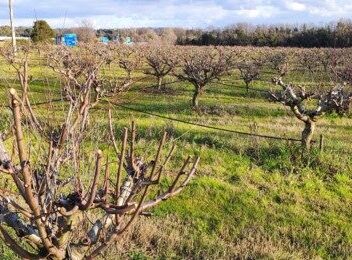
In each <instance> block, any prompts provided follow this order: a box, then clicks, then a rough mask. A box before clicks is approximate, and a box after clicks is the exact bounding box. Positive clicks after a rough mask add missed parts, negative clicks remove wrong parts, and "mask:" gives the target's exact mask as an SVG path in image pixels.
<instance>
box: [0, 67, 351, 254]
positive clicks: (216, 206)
mask: <svg viewBox="0 0 352 260" xmlns="http://www.w3.org/2000/svg"><path fill="white" fill-rule="evenodd" d="M0 71H5V72H1V73H2V74H1V81H0V93H1V95H0V101H1V103H2V104H6V103H7V101H8V95H7V89H8V86H9V84H8V83H9V82H10V83H11V85H13V86H16V84H17V83H16V82H15V81H13V80H11V79H14V75H13V74H12V71H10V70H8V69H7V68H6V67H4V65H2V66H0ZM32 73H33V75H34V76H35V77H37V78H41V77H42V76H43V75H44V74H43V71H42V69H41V68H40V67H39V66H38V67H35V68H34V69H33V70H32ZM48 75H50V77H52V75H53V74H52V73H49V74H48ZM290 77H291V79H294V80H295V81H303V82H305V81H306V79H305V78H302V77H301V78H300V77H299V76H298V75H295V74H294V75H291V76H290ZM269 78H270V75H264V77H263V78H262V80H261V81H257V82H255V83H254V84H253V87H255V88H262V89H268V88H269V87H270V84H268V83H267V82H268V79H269ZM51 79H52V78H51ZM169 80H170V81H171V80H172V79H169ZM227 80H228V81H230V82H232V84H233V85H234V86H240V87H243V86H244V84H243V82H241V81H239V80H238V79H237V78H236V75H233V76H231V77H228V78H227ZM153 84H154V82H152V81H150V80H148V81H145V82H143V83H142V84H137V86H135V87H134V88H133V89H132V90H130V91H129V92H127V93H124V94H123V95H121V96H119V97H118V101H119V102H121V103H123V104H124V105H126V106H129V107H132V108H136V109H140V110H143V111H148V112H151V113H157V114H160V115H163V116H169V117H173V118H178V119H182V120H188V121H192V122H197V123H201V124H208V125H212V126H216V127H222V128H226V129H232V130H237V131H246V132H248V131H253V125H254V124H255V126H256V132H257V133H261V134H269V135H277V136H286V137H292V138H299V135H300V131H301V128H302V124H301V123H300V122H299V121H298V120H296V119H295V118H294V117H293V116H292V115H291V113H290V112H289V110H287V109H286V108H284V107H283V106H282V105H280V104H275V103H269V102H268V101H267V100H266V99H265V98H263V97H262V96H261V95H259V94H258V93H254V92H251V93H250V94H249V96H248V95H247V94H246V93H245V90H243V89H238V88H235V87H230V86H223V85H219V84H217V83H213V84H211V85H210V86H208V89H207V91H206V93H205V94H204V95H203V96H202V97H201V99H200V104H201V109H200V111H198V112H196V111H192V110H191V109H190V98H191V94H192V90H193V88H192V86H191V85H189V84H187V83H175V84H171V85H168V86H167V88H168V89H169V91H168V93H167V94H165V93H156V92H155V91H150V88H148V87H149V86H152V85H153ZM31 90H32V98H33V100H34V102H37V101H46V100H48V93H51V95H52V97H57V96H58V94H59V90H58V86H57V84H56V85H55V84H50V85H49V86H48V85H47V84H46V83H42V82H39V81H34V83H33V84H32V85H31ZM61 106H62V104H53V106H52V107H50V106H48V105H41V106H37V107H35V110H36V112H37V113H38V114H39V115H41V118H42V119H45V118H47V117H48V118H51V117H54V118H55V117H57V118H58V119H59V118H60V115H61V114H62V113H61V110H60V109H58V108H60V107H61ZM100 107H102V108H103V107H104V105H100ZM55 109H56V110H55ZM113 116H114V127H115V129H116V133H118V134H120V133H121V130H122V128H123V127H124V126H127V125H129V123H130V122H131V120H135V121H136V123H137V125H138V130H139V132H138V140H139V141H138V147H139V150H138V151H139V152H140V153H142V154H144V156H145V157H148V156H150V155H151V154H152V151H153V149H154V150H155V147H153V148H151V146H150V145H149V146H147V144H146V142H147V141H152V143H153V144H155V145H154V146H156V143H157V139H158V138H159V137H160V134H161V132H162V131H163V130H164V129H166V130H167V131H168V132H169V133H170V134H172V139H171V140H170V142H171V141H173V142H176V143H177V145H178V153H177V154H176V159H175V160H174V161H172V163H171V166H172V167H177V166H179V162H180V161H181V158H183V157H185V156H186V155H187V154H191V155H193V154H199V155H200V156H201V164H200V167H199V169H198V172H197V176H196V178H195V179H194V180H193V181H192V182H191V184H190V185H189V187H187V188H186V189H185V190H184V192H183V193H182V194H181V195H180V196H178V197H176V198H173V199H171V200H169V201H166V202H164V203H162V204H161V205H160V206H158V207H157V208H155V209H154V210H153V213H154V217H152V218H150V219H141V220H140V221H139V223H138V225H137V226H136V227H135V229H134V230H133V232H131V234H129V235H127V239H126V240H124V241H123V242H121V244H123V245H120V246H117V247H113V248H111V249H110V250H109V251H108V252H107V254H106V255H105V257H106V258H107V259H116V256H117V255H118V256H119V258H123V259H124V258H128V259H154V258H157V259H170V258H172V259H185V258H187V259H212V258H213V259H233V258H236V257H241V258H245V257H248V258H348V257H350V256H351V255H352V222H351V219H352V157H351V152H352V144H351V142H350V141H351V134H352V122H351V121H352V120H351V118H340V117H336V116H327V117H325V118H322V119H321V120H320V121H319V122H318V127H317V132H316V134H315V137H316V139H317V137H318V136H319V134H320V133H323V134H324V136H325V138H326V148H325V152H323V153H319V152H318V151H317V148H316V147H315V148H314V149H313V151H312V153H311V154H309V155H308V154H306V155H305V156H303V157H302V156H301V155H300V152H299V144H292V143H287V142H286V141H274V140H266V139H260V138H254V137H246V136H241V135H238V134H230V133H224V132H219V131H215V130H210V129H206V128H201V127H197V126H190V125H186V124H183V123H178V122H172V121H169V120H165V119H161V118H156V117H152V116H149V115H145V114H141V113H137V112H133V111H129V110H125V109H122V108H119V107H114V110H113ZM106 119H107V116H106V114H105V113H103V112H102V111H100V110H97V111H95V112H94V113H93V115H92V120H91V122H94V131H95V132H96V133H98V132H99V133H104V132H106V131H107V120H106ZM9 120H10V116H9V111H8V110H7V109H6V108H5V107H4V108H2V109H1V122H2V123H1V128H0V130H3V129H5V128H6V127H7V126H8V125H9ZM92 136H94V134H93V135H92ZM98 141H100V140H95V139H94V138H93V137H92V138H91V140H90V141H89V142H87V144H86V149H87V150H89V149H91V150H93V149H94V148H95V147H96V146H97V143H98ZM32 142H35V139H33V140H32ZM148 144H149V143H148ZM168 145H169V144H168ZM99 148H101V149H103V150H105V151H106V152H107V151H109V150H111V148H108V144H107V143H102V144H100V145H99ZM86 178H87V179H88V178H89V176H86ZM1 248H3V246H2V247H1ZM2 250H3V249H2ZM1 252H2V254H3V258H4V259H10V258H14V256H13V255H12V254H11V253H10V251H8V250H7V249H6V250H3V251H1Z"/></svg>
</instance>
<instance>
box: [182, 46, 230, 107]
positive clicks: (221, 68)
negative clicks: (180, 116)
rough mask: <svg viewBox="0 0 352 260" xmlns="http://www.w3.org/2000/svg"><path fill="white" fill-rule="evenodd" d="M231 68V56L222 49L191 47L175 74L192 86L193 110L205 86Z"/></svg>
mask: <svg viewBox="0 0 352 260" xmlns="http://www.w3.org/2000/svg"><path fill="white" fill-rule="evenodd" d="M232 66H233V57H232V54H231V53H230V52H229V51H228V50H226V49H224V48H212V47H200V48H196V47H193V48H192V49H191V50H190V52H189V53H187V54H186V55H185V57H184V58H183V63H182V71H181V73H178V74H177V77H178V78H180V79H181V80H185V81H188V82H190V83H191V84H192V85H193V86H194V92H193V98H192V106H193V108H197V107H198V97H199V96H200V95H201V94H202V93H203V92H204V91H205V87H206V86H207V84H209V83H210V82H213V81H214V80H218V79H220V77H221V76H223V75H225V74H226V73H228V72H229V70H230V69H231V68H232Z"/></svg>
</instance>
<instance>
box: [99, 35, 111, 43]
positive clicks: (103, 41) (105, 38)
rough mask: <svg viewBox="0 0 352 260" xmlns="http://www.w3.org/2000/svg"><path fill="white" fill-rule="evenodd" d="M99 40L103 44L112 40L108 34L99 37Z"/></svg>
mask: <svg viewBox="0 0 352 260" xmlns="http://www.w3.org/2000/svg"><path fill="white" fill-rule="evenodd" d="M99 42H101V43H103V44H108V43H109V42H110V40H109V38H108V37H106V36H102V37H100V38H99Z"/></svg>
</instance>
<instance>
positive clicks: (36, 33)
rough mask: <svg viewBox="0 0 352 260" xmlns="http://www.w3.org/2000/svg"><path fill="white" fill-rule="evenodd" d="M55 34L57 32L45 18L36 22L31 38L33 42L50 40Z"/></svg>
mask: <svg viewBox="0 0 352 260" xmlns="http://www.w3.org/2000/svg"><path fill="white" fill-rule="evenodd" d="M54 36H55V32H54V30H53V29H51V27H50V26H49V24H48V23H47V22H46V21H44V20H38V21H36V22H34V26H33V31H32V34H31V38H32V41H33V42H44V41H48V40H50V39H51V38H53V37H54Z"/></svg>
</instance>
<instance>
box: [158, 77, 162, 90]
mask: <svg viewBox="0 0 352 260" xmlns="http://www.w3.org/2000/svg"><path fill="white" fill-rule="evenodd" d="M162 85H163V77H158V90H161V87H162Z"/></svg>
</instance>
